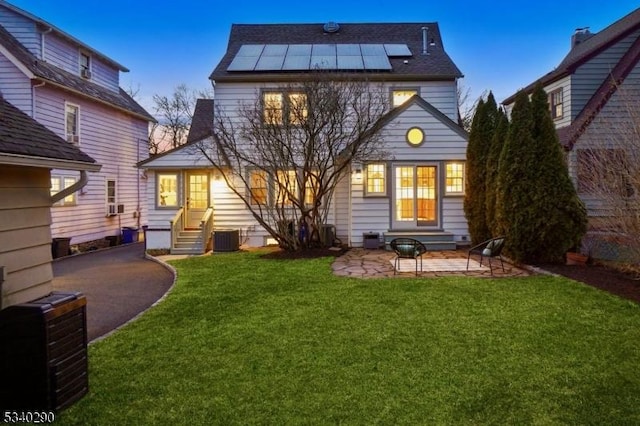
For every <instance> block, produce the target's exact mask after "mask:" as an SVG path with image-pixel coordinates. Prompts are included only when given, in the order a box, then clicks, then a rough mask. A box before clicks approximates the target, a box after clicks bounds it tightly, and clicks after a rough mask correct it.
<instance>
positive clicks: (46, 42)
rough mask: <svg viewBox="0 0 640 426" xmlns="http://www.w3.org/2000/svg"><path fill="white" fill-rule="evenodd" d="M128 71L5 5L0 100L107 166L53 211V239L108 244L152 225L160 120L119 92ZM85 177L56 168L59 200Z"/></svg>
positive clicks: (1, 5)
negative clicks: (147, 163)
mask: <svg viewBox="0 0 640 426" xmlns="http://www.w3.org/2000/svg"><path fill="white" fill-rule="evenodd" d="M127 71H128V70H127V69H126V68H125V67H124V66H122V65H120V64H118V63H117V62H115V61H114V60H112V59H110V58H108V57H107V56H105V55H103V54H102V53H100V52H98V51H96V50H95V49H93V48H91V47H89V46H87V45H86V44H84V43H82V42H81V41H79V40H77V39H76V38H74V37H73V36H71V35H69V34H67V33H65V32H64V31H62V30H60V29H59V28H56V27H55V26H54V25H52V24H50V23H48V22H46V21H44V20H42V19H40V18H38V17H36V16H33V15H32V14H30V13H28V12H26V11H24V10H21V9H19V8H17V7H15V6H13V5H11V4H10V3H7V2H5V1H0V93H1V94H2V96H3V97H4V99H5V100H6V101H8V102H10V103H11V104H13V105H14V106H16V107H17V108H19V109H20V110H21V111H23V112H24V113H25V114H27V115H28V116H30V117H31V118H33V119H34V120H36V121H38V122H39V123H41V124H43V125H44V126H45V127H47V128H48V129H50V130H51V131H52V132H53V133H55V134H56V135H58V136H59V137H61V138H62V139H64V140H66V141H67V143H69V144H71V145H73V146H75V147H78V148H80V149H81V150H82V151H83V152H85V153H87V154H88V155H90V156H91V157H92V158H94V159H95V160H96V161H97V162H99V163H100V164H102V166H103V167H102V169H101V171H100V172H99V173H94V174H92V175H90V176H89V181H88V182H87V184H86V186H85V187H84V188H83V189H82V190H81V191H80V192H78V193H74V194H71V195H69V196H68V197H65V198H63V199H62V200H60V201H59V202H57V203H56V204H55V205H54V206H53V208H52V210H51V216H52V224H51V232H52V235H53V237H65V238H71V243H72V244H76V243H83V242H87V241H93V240H98V239H103V238H104V237H105V236H108V235H116V234H119V233H120V228H121V227H124V226H132V227H137V226H140V224H141V220H145V219H144V217H145V216H146V204H145V203H144V200H145V198H146V197H145V180H144V179H143V178H144V177H143V176H140V171H139V170H138V169H137V168H136V167H135V165H136V163H137V162H139V161H141V160H143V159H145V158H147V157H148V148H147V143H148V142H147V141H148V127H149V122H150V121H154V119H153V117H152V116H151V115H149V113H147V112H146V111H145V110H144V109H143V108H142V107H141V106H140V105H138V104H137V103H136V102H135V101H134V100H133V99H132V98H131V97H130V96H129V95H128V94H127V93H126V92H125V91H124V90H122V89H121V88H120V87H119V78H120V77H119V76H120V72H127ZM79 179H80V175H79V173H78V172H77V171H72V170H67V169H54V170H53V171H52V172H51V182H50V187H51V191H52V193H55V192H58V191H60V190H62V189H64V188H66V187H69V186H72V185H74V184H75V183H76V182H78V181H79Z"/></svg>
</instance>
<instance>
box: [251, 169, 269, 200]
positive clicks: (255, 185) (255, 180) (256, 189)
mask: <svg viewBox="0 0 640 426" xmlns="http://www.w3.org/2000/svg"><path fill="white" fill-rule="evenodd" d="M249 173H250V175H249V187H250V191H251V204H256V205H258V204H260V205H264V204H267V201H268V197H269V186H268V175H267V172H265V171H264V170H251V171H250V172H249Z"/></svg>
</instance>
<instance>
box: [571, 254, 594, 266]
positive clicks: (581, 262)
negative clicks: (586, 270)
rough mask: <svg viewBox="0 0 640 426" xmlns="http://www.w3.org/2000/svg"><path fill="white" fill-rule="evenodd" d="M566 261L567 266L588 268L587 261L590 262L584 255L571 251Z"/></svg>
mask: <svg viewBox="0 0 640 426" xmlns="http://www.w3.org/2000/svg"><path fill="white" fill-rule="evenodd" d="M566 260H567V265H577V266H586V265H587V261H588V260H589V256H586V255H584V254H582V253H575V252H572V251H569V252H567V254H566Z"/></svg>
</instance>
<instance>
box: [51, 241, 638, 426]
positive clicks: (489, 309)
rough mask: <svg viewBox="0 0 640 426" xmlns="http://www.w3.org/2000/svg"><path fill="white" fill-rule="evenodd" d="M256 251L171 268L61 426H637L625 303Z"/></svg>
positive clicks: (561, 286) (111, 345)
mask: <svg viewBox="0 0 640 426" xmlns="http://www.w3.org/2000/svg"><path fill="white" fill-rule="evenodd" d="M259 254H260V253H259V252H252V253H234V254H220V255H215V256H206V257H199V258H190V259H185V260H181V261H176V262H173V265H174V266H175V267H176V268H177V270H178V274H179V279H178V283H177V284H176V287H175V288H174V289H173V291H172V292H171V294H170V295H169V296H168V298H167V299H166V300H165V301H164V302H163V303H161V304H160V305H158V306H157V307H155V308H153V309H152V310H151V311H149V312H148V313H147V314H145V315H144V316H142V317H141V318H140V319H139V320H138V321H136V322H135V323H133V324H131V325H129V326H127V327H126V328H124V329H123V330H121V331H119V332H118V333H116V334H115V335H113V336H111V337H109V338H107V339H105V340H103V341H101V342H98V343H96V344H94V345H92V346H91V347H90V351H89V352H90V377H89V379H90V393H89V395H87V396H86V397H85V398H83V399H82V400H81V401H80V402H79V403H77V404H76V405H75V406H73V407H72V408H70V409H69V410H67V411H65V412H63V413H62V414H61V415H60V421H59V424H79V425H80V424H81V425H90V424H96V425H114V424H119V425H123V424H130V425H143V424H144V425H146V424H172V425H175V424H185V425H187V424H188V425H194V424H276V425H282V424H334V423H342V424H367V425H369V424H518V425H520V424H581V425H582V424H640V369H639V368H638V366H639V363H640V306H639V305H637V304H634V303H632V302H629V301H625V300H622V299H618V298H617V297H615V296H611V295H609V294H607V293H604V292H600V291H598V290H595V289H593V288H591V287H587V286H584V285H582V284H579V283H577V282H574V281H570V280H567V279H564V278H554V277H547V276H534V277H528V278H513V279H495V280H490V279H483V278H478V279H473V278H466V277H462V278H461V277H455V278H441V279H415V278H407V279H380V280H373V279H369V280H359V279H350V278H343V277H336V276H333V275H332V274H331V271H330V263H331V261H332V259H330V258H322V259H303V260H289V261H281V260H264V259H260V258H259Z"/></svg>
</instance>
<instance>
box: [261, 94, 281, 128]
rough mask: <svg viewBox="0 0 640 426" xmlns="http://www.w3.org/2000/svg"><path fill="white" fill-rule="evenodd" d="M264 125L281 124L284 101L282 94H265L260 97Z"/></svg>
mask: <svg viewBox="0 0 640 426" xmlns="http://www.w3.org/2000/svg"><path fill="white" fill-rule="evenodd" d="M262 101H263V105H264V122H265V124H273V125H278V124H282V118H283V108H284V101H283V96H282V93H275V92H266V93H263V95H262Z"/></svg>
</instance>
